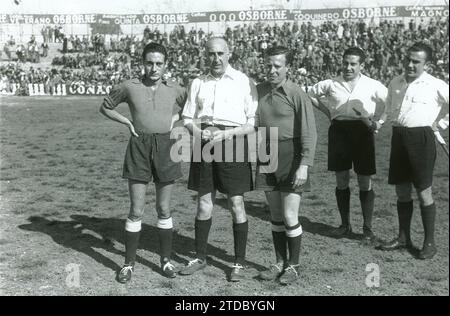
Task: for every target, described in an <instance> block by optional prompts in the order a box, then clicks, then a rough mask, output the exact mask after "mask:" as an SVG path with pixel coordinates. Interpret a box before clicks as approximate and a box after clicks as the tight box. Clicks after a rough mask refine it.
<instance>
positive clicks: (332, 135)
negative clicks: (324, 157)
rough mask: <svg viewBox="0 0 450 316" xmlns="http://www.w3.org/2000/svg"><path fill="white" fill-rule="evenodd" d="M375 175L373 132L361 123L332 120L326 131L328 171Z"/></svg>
mask: <svg viewBox="0 0 450 316" xmlns="http://www.w3.org/2000/svg"><path fill="white" fill-rule="evenodd" d="M352 166H353V169H354V170H355V172H356V173H357V174H359V175H365V176H370V175H374V174H375V173H376V167H375V141H374V136H373V132H371V131H370V130H369V128H368V127H367V126H366V125H365V124H364V123H363V122H361V121H337V120H333V121H332V122H331V126H330V128H329V130H328V170H329V171H345V170H350V169H352Z"/></svg>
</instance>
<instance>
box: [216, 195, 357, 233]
mask: <svg viewBox="0 0 450 316" xmlns="http://www.w3.org/2000/svg"><path fill="white" fill-rule="evenodd" d="M216 204H217V205H219V206H221V207H222V208H224V209H228V202H227V199H225V198H217V199H216ZM245 211H246V213H247V215H249V216H253V217H257V218H259V219H261V220H263V221H270V212H269V209H268V206H267V205H266V204H265V203H263V202H254V201H246V202H245ZM299 221H300V223H301V224H302V228H303V230H304V231H306V232H308V233H311V234H314V235H320V236H324V237H329V238H333V239H343V238H339V237H335V236H333V234H332V230H333V229H334V228H335V227H333V226H330V225H327V224H323V223H318V222H312V221H310V220H309V219H308V218H307V217H304V216H300V217H299ZM362 237H363V235H362V234H355V233H351V234H349V235H348V236H346V237H344V238H345V239H350V240H361V239H362Z"/></svg>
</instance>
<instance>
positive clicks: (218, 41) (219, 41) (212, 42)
mask: <svg viewBox="0 0 450 316" xmlns="http://www.w3.org/2000/svg"><path fill="white" fill-rule="evenodd" d="M214 46H221V47H222V49H224V50H226V51H227V52H229V49H228V43H227V41H226V40H225V39H224V38H223V37H213V38H210V39H209V40H208V41H207V42H206V49H207V50H209V49H210V48H211V47H214Z"/></svg>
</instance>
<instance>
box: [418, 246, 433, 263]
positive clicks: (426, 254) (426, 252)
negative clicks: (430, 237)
mask: <svg viewBox="0 0 450 316" xmlns="http://www.w3.org/2000/svg"><path fill="white" fill-rule="evenodd" d="M436 253H437V249H436V246H435V245H434V244H424V245H423V248H422V250H421V251H420V252H419V259H422V260H426V259H431V258H433V257H434V255H435V254H436Z"/></svg>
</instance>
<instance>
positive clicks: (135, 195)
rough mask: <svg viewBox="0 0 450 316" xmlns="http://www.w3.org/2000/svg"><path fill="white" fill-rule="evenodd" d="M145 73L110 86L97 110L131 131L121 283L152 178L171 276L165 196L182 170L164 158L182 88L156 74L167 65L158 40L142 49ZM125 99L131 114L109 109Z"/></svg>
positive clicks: (165, 267)
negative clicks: (142, 75) (128, 207)
mask: <svg viewBox="0 0 450 316" xmlns="http://www.w3.org/2000/svg"><path fill="white" fill-rule="evenodd" d="M142 57H143V62H144V69H145V75H144V77H143V78H142V79H138V78H134V79H131V80H127V81H125V82H123V83H122V84H120V85H119V86H116V87H115V88H114V89H113V90H112V91H111V93H110V94H109V96H107V97H106V98H105V99H104V101H103V103H102V105H101V107H100V112H101V113H102V114H104V115H105V116H106V117H108V118H109V119H111V120H113V121H116V122H119V123H121V124H124V125H126V126H127V127H128V129H129V130H130V133H131V137H130V141H129V143H128V148H127V152H126V156H125V162H124V167H123V177H124V178H126V179H128V187H129V192H130V199H131V206H130V213H129V215H128V218H127V221H126V224H125V232H126V234H125V251H126V254H125V265H124V266H123V268H122V269H121V270H120V271H119V273H118V276H117V280H118V281H119V282H121V283H126V282H128V281H129V280H130V279H131V273H132V272H133V271H134V263H135V258H136V250H137V247H138V243H139V235H140V231H141V221H142V216H143V214H144V206H145V192H146V189H147V184H148V182H149V181H151V180H152V179H153V181H154V182H155V187H156V211H157V213H158V223H157V227H158V234H159V239H160V248H161V249H160V250H161V268H162V273H163V275H165V276H167V277H170V278H173V277H175V275H176V274H175V267H174V266H173V265H172V264H171V262H170V255H171V252H172V233H173V223H172V216H171V211H170V205H169V204H170V203H169V202H170V196H171V193H172V189H173V186H174V181H175V180H176V179H178V178H180V177H181V176H182V174H181V168H180V164H179V163H175V162H173V161H172V159H171V158H170V148H171V147H172V145H173V144H174V141H175V140H172V139H170V131H171V129H172V126H173V123H174V121H176V120H178V118H179V115H178V112H179V111H180V110H181V108H182V107H183V105H184V103H185V101H186V97H187V94H186V91H185V90H184V89H183V88H181V87H180V86H178V85H177V84H175V83H173V82H169V81H164V80H163V79H162V75H163V74H164V72H165V69H166V65H167V52H166V49H165V48H164V46H162V45H159V44H156V43H150V44H148V45H147V46H146V47H145V48H144V52H143V54H142ZM122 102H125V103H128V106H129V109H130V113H131V117H132V120H131V121H130V120H129V119H128V118H126V117H125V116H123V115H121V114H120V113H119V112H117V111H116V110H114V108H115V107H116V106H117V105H119V104H120V103H122Z"/></svg>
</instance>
